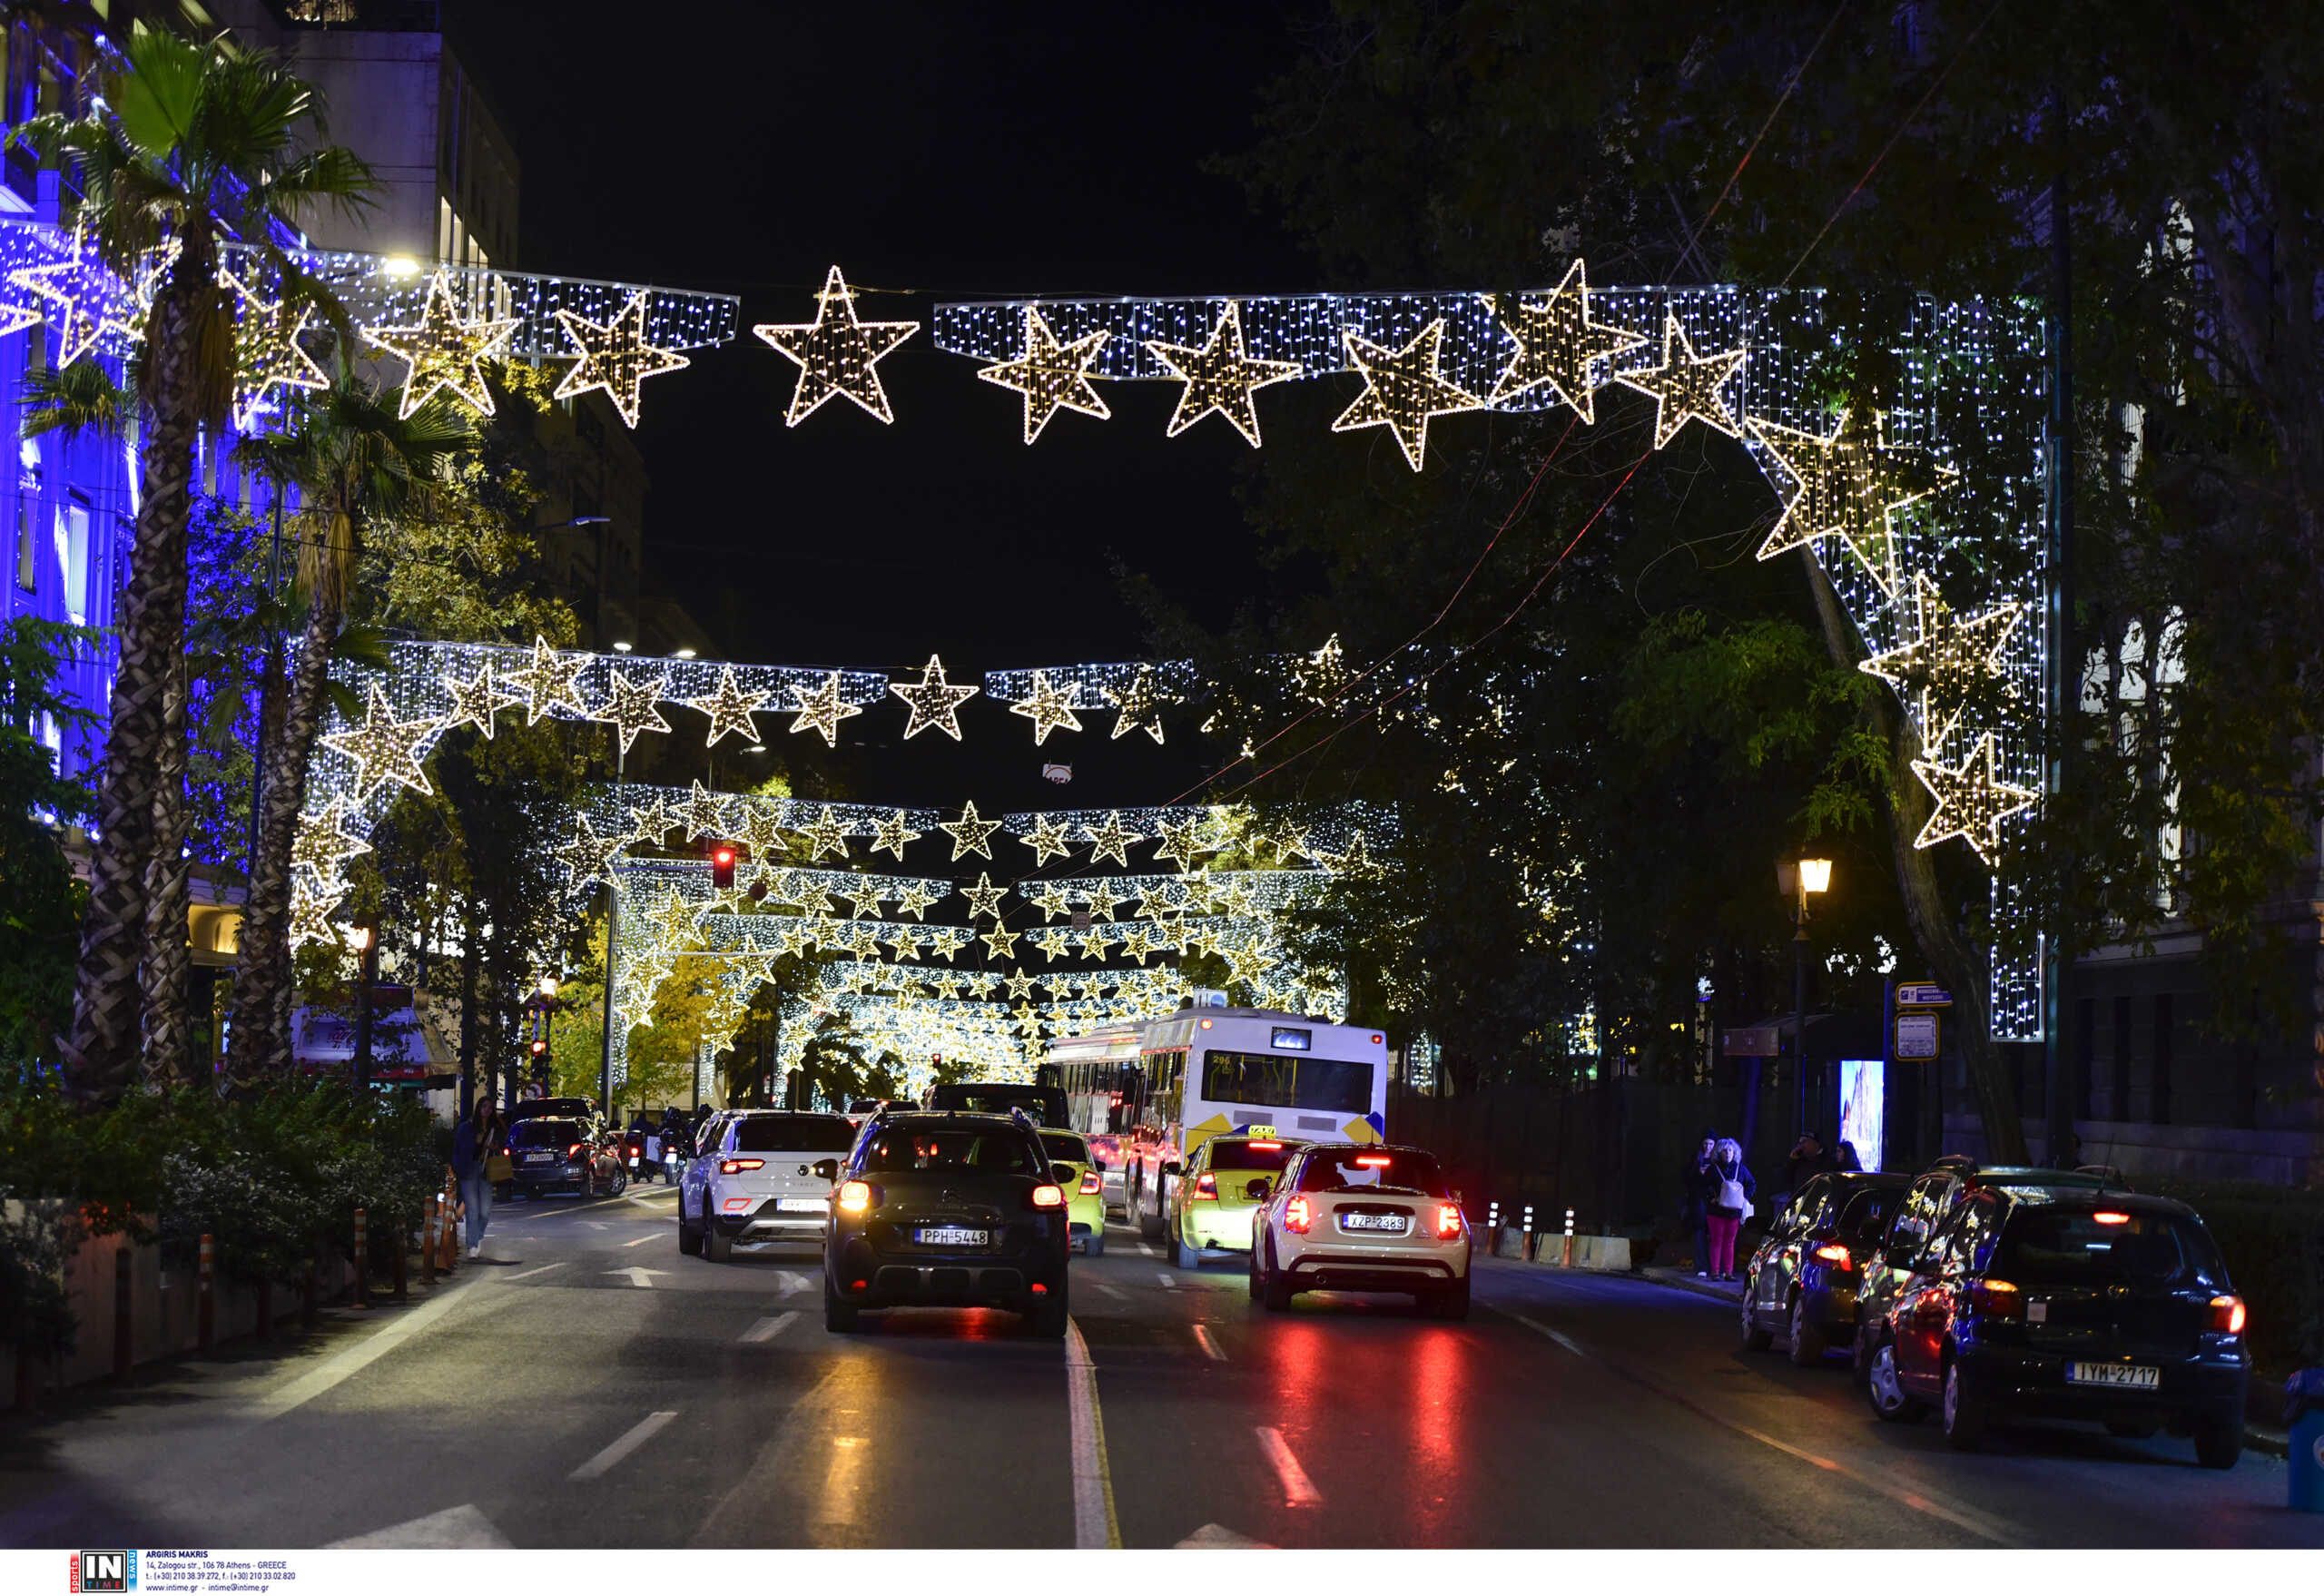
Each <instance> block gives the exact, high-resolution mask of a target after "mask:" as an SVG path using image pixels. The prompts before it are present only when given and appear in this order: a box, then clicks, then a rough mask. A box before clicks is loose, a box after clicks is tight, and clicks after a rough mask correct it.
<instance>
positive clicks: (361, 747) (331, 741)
mask: <svg viewBox="0 0 2324 1596" xmlns="http://www.w3.org/2000/svg"><path fill="white" fill-rule="evenodd" d="M442 724H443V723H442V722H440V721H438V719H437V718H436V717H435V716H434V715H423V716H421V717H420V718H419V719H418V720H409V721H399V720H398V719H396V718H395V706H394V705H393V704H389V702H388V695H387V694H386V693H384V692H382V691H381V690H380V687H379V683H377V682H374V683H372V684H371V693H370V696H369V699H367V700H366V701H365V703H364V706H363V721H362V724H360V725H357V726H351V727H350V728H348V729H347V730H346V731H343V732H326V733H325V734H323V736H322V738H321V739H320V740H321V743H322V745H323V746H324V747H326V748H329V749H330V750H332V751H333V752H335V753H339V754H345V755H346V756H347V757H348V758H349V759H350V760H353V761H354V762H355V781H354V788H355V802H356V803H362V802H364V801H365V800H366V799H368V798H369V797H370V795H371V794H372V793H374V792H376V791H378V790H379V788H380V787H382V786H384V785H386V784H387V783H389V782H399V783H402V784H403V785H405V786H407V787H409V788H410V789H411V790H412V791H413V792H415V793H432V792H434V791H435V789H434V788H433V787H431V786H429V785H428V774H427V773H426V772H424V771H422V770H421V769H420V768H419V756H420V754H421V752H422V751H423V750H424V749H425V748H426V747H427V745H428V742H429V741H430V740H432V739H433V738H434V737H435V735H436V733H437V731H438V728H439V727H440V726H441V725H442Z"/></svg>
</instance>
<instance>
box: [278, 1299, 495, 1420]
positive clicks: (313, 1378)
mask: <svg viewBox="0 0 2324 1596" xmlns="http://www.w3.org/2000/svg"><path fill="white" fill-rule="evenodd" d="M487 1278H489V1276H487ZM463 1295H465V1294H464V1293H460V1292H450V1293H447V1294H446V1295H445V1296H439V1297H437V1298H435V1299H434V1300H433V1301H430V1302H427V1303H423V1304H422V1305H419V1307H416V1308H413V1309H411V1310H410V1311H409V1312H407V1313H405V1314H404V1315H401V1316H400V1317H399V1318H398V1319H396V1321H395V1322H394V1323H393V1324H391V1325H388V1326H387V1327H386V1328H385V1329H383V1330H380V1331H379V1332H377V1333H376V1334H374V1335H370V1336H369V1337H368V1338H366V1339H365V1340H363V1341H361V1342H359V1343H358V1344H357V1345H353V1346H350V1347H349V1348H348V1349H347V1350H346V1351H345V1352H341V1353H336V1354H334V1355H331V1356H330V1357H329V1358H327V1359H325V1360H324V1361H323V1363H322V1364H320V1366H319V1367H317V1368H315V1369H314V1370H312V1371H311V1372H310V1373H308V1374H301V1375H300V1376H299V1378H297V1379H296V1380H293V1381H291V1384H288V1385H285V1386H284V1387H283V1388H282V1389H281V1391H278V1392H276V1393H275V1394H273V1395H272V1396H270V1397H268V1398H267V1399H265V1400H264V1401H263V1402H261V1403H260V1404H258V1416H259V1417H260V1418H261V1419H273V1418H280V1417H281V1416H282V1415H283V1414H287V1413H289V1412H290V1411H291V1409H292V1408H294V1407H298V1406H300V1405H301V1404H305V1403H309V1402H311V1401H313V1400H314V1399H315V1398H316V1397H318V1396H320V1395H321V1394H323V1393H324V1392H326V1391H329V1390H330V1388H331V1387H332V1386H334V1385H336V1384H339V1383H340V1381H342V1380H344V1379H346V1378H347V1377H348V1376H349V1375H350V1374H355V1373H356V1372H357V1371H359V1370H360V1369H362V1368H364V1367H366V1366H367V1365H369V1364H372V1363H374V1362H376V1361H377V1360H379V1359H380V1358H383V1357H385V1356H387V1355H388V1354H389V1353H391V1352H393V1351H394V1350H395V1349H396V1348H397V1347H399V1346H401V1345H403V1344H404V1343H405V1342H407V1341H409V1340H410V1339H411V1338H412V1337H413V1336H415V1335H419V1333H420V1332H421V1331H422V1330H425V1329H427V1328H428V1326H430V1325H434V1324H435V1323H436V1321H437V1320H438V1319H440V1318H442V1317H443V1316H444V1315H447V1314H448V1313H450V1312H451V1311H452V1309H453V1307H454V1305H457V1304H458V1302H459V1300H460V1298H461V1296H463ZM507 1300H508V1301H510V1302H514V1301H516V1300H517V1299H516V1298H514V1297H510V1298H507Z"/></svg>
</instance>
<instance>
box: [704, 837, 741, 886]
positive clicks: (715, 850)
mask: <svg viewBox="0 0 2324 1596" xmlns="http://www.w3.org/2000/svg"><path fill="white" fill-rule="evenodd" d="M734 856H735V851H734V843H732V842H719V843H715V844H714V845H713V846H712V848H711V850H710V884H711V885H712V886H714V887H715V888H717V889H718V890H719V891H720V892H724V891H725V890H726V889H727V888H729V887H731V886H733V885H734Z"/></svg>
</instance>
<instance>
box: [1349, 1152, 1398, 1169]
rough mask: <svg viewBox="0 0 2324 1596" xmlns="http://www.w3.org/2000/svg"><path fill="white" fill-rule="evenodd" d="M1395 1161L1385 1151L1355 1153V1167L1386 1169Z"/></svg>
mask: <svg viewBox="0 0 2324 1596" xmlns="http://www.w3.org/2000/svg"><path fill="white" fill-rule="evenodd" d="M1394 1161H1395V1160H1394V1159H1393V1158H1389V1157H1388V1155H1387V1154H1385V1153H1358V1154H1356V1155H1355V1167H1357V1168H1359V1169H1385V1168H1386V1167H1388V1166H1389V1165H1390V1164H1392V1163H1393V1162H1394Z"/></svg>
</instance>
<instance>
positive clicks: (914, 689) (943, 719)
mask: <svg viewBox="0 0 2324 1596" xmlns="http://www.w3.org/2000/svg"><path fill="white" fill-rule="evenodd" d="M888 691H889V692H891V693H892V694H894V695H896V696H897V697H899V698H901V699H902V700H903V701H904V703H905V704H908V705H910V706H911V719H909V720H908V721H906V722H905V723H904V741H906V742H907V743H909V742H910V741H911V739H912V738H914V737H916V736H918V735H919V734H921V733H922V732H925V731H927V730H929V729H930V728H931V727H933V728H934V729H935V730H937V731H940V732H941V733H943V734H945V735H946V736H948V737H950V738H951V739H952V741H953V742H955V743H957V742H959V741H960V705H961V704H965V703H967V702H968V701H969V700H970V699H971V698H974V697H975V696H976V695H977V690H976V689H975V688H974V687H955V686H953V685H951V684H950V682H947V681H946V680H945V679H944V662H943V661H942V660H940V659H939V658H937V657H936V655H932V654H931V655H929V656H928V665H927V666H926V668H925V669H923V670H922V671H921V673H920V680H919V681H918V682H917V683H915V684H913V685H911V686H906V685H904V684H902V683H901V682H891V683H889V684H888Z"/></svg>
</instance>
